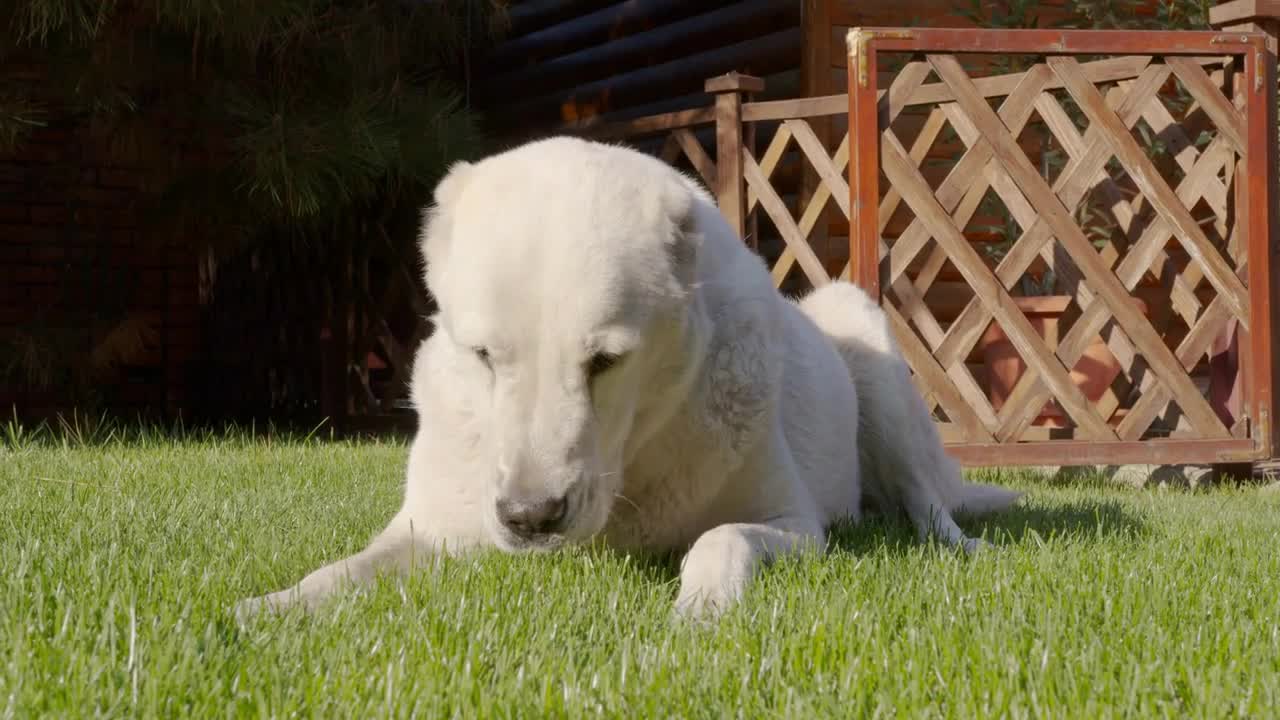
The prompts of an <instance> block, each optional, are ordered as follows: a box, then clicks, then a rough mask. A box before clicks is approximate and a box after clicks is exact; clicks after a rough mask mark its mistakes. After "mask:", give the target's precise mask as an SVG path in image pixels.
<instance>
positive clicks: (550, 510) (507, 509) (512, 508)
mask: <svg viewBox="0 0 1280 720" xmlns="http://www.w3.org/2000/svg"><path fill="white" fill-rule="evenodd" d="M495 509H496V511H497V515H498V521H499V522H501V523H502V525H503V527H505V528H506V529H507V530H509V531H510V532H511V533H512V534H514V535H516V536H517V537H519V538H521V539H523V540H536V539H539V538H544V537H545V536H548V535H555V534H558V533H560V532H561V531H562V530H564V526H565V521H566V519H567V517H568V511H569V501H568V498H567V497H566V496H564V495H560V496H557V497H537V498H528V497H501V498H498V501H497V503H496V507H495Z"/></svg>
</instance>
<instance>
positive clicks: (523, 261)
mask: <svg viewBox="0 0 1280 720" xmlns="http://www.w3.org/2000/svg"><path fill="white" fill-rule="evenodd" d="M699 193H700V191H698V190H697V189H696V188H695V187H694V186H692V185H691V184H690V182H689V181H688V180H686V179H685V178H684V177H683V176H680V175H678V174H677V173H676V172H675V171H674V170H672V169H671V168H670V167H668V166H667V165H665V164H663V163H661V162H660V161H658V160H657V159H654V158H650V157H648V156H644V155H641V154H639V153H635V152H633V151H630V150H626V149H623V148H619V147H613V146H607V145H601V144H597V143H588V142H584V141H580V140H574V139H568V138H556V139H552V140H547V141H541V142H536V143H532V144H529V145H525V146H522V147H519V148H516V149H515V150H512V151H508V152H506V153H503V154H499V155H495V156H492V157H490V158H487V159H485V160H482V161H480V162H478V163H475V164H459V165H456V166H455V167H454V168H452V169H451V170H450V172H449V173H448V175H447V176H446V177H445V179H444V180H443V181H442V182H441V183H440V185H439V186H438V187H437V189H436V193H435V198H434V205H433V207H431V208H430V209H429V210H428V211H427V213H426V215H425V218H424V220H425V221H424V226H423V233H422V251H423V256H424V259H425V261H426V280H427V285H428V287H429V288H430V290H431V293H432V295H433V296H434V297H435V299H436V301H437V303H438V306H439V311H440V312H439V316H438V317H437V328H438V331H439V332H444V333H445V334H446V335H447V337H448V339H449V344H450V345H451V346H452V347H453V349H454V351H456V352H458V353H462V354H465V355H466V356H467V357H468V358H469V360H467V361H465V362H464V363H462V364H463V366H464V367H467V368H469V371H468V377H466V378H464V379H461V380H460V381H463V382H475V383H478V386H479V387H483V388H485V392H486V393H487V395H486V397H487V398H488V399H489V401H490V402H489V403H488V405H489V407H488V412H489V413H490V422H489V427H490V428H491V430H492V433H493V434H492V440H493V447H494V448H495V456H494V457H493V463H492V467H491V471H490V473H489V475H490V476H489V477H483V478H475V481H476V482H482V483H486V484H487V486H488V488H489V489H490V490H491V493H490V495H489V497H490V498H491V500H492V502H491V503H490V506H489V508H488V510H487V513H488V524H489V527H490V530H491V531H492V534H493V536H494V538H495V540H496V541H497V542H498V544H499V545H500V546H502V547H505V548H507V549H525V548H542V549H549V548H552V547H555V546H557V545H559V544H561V543H563V542H566V541H578V540H584V539H586V538H589V537H591V536H593V535H595V534H596V533H598V532H599V531H600V530H601V529H602V528H603V527H604V526H605V524H606V522H607V520H608V517H609V514H610V512H611V510H612V507H613V504H614V501H615V499H616V498H617V496H618V494H619V492H620V490H621V487H622V482H623V478H622V472H623V460H624V457H625V453H626V450H627V447H628V443H629V442H631V441H634V440H635V437H636V433H637V430H638V429H640V427H639V426H643V425H645V424H652V420H653V418H654V417H656V416H659V415H661V413H662V411H663V404H664V403H665V404H667V405H668V406H669V405H671V404H672V403H674V402H678V400H679V399H682V398H675V397H673V394H679V393H680V392H681V391H682V390H683V388H682V387H681V382H682V380H683V378H682V375H681V373H682V367H683V366H682V354H687V353H689V351H690V348H689V343H690V334H691V332H692V331H691V327H692V325H691V323H692V319H693V309H692V308H693V307H694V305H695V304H694V303H693V302H692V287H693V278H694V270H695V265H696V258H697V255H698V252H697V246H698V242H699V240H700V237H699V235H698V233H697V231H696V228H697V227H698V223H697V222H696V221H695V219H694V218H695V216H696V215H697V213H699V212H705V211H706V208H707V205H706V203H705V201H702V202H700V200H699V197H698V196H699ZM703 198H705V196H703ZM684 364H685V365H687V363H684ZM686 377H687V375H686Z"/></svg>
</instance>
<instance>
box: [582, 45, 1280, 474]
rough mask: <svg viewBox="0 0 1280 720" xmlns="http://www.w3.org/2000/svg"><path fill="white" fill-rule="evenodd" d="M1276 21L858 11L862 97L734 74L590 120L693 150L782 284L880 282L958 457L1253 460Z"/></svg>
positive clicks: (1259, 434) (1268, 442) (1261, 404)
mask: <svg viewBox="0 0 1280 720" xmlns="http://www.w3.org/2000/svg"><path fill="white" fill-rule="evenodd" d="M1262 43H1263V38H1262V36H1255V35H1241V34H1239V33H1234V34H1231V35H1224V34H1218V33H1187V32H1179V33H1117V32H1096V31H1068V32H1044V31H1014V32H1009V31H975V30H965V31H963V32H958V31H948V30H877V31H858V32H856V33H855V34H851V38H850V49H851V52H850V64H849V68H850V72H849V79H850V93H849V94H847V95H835V96H828V97H818V98H804V99H798V100H787V101H771V102H752V101H751V99H750V95H751V93H753V92H759V91H760V89H761V87H762V85H761V84H760V81H759V80H757V79H755V78H750V77H746V76H740V75H733V74H731V75H728V76H723V77H720V78H715V79H712V80H711V81H708V83H707V90H708V91H709V92H712V93H716V96H717V101H716V104H715V106H714V107H713V108H706V109H699V110H693V111H685V112H683V113H671V114H667V115H662V116H654V117H648V118H642V119H640V120H635V121H630V122H627V123H617V124H611V125H601V126H595V127H589V128H582V129H581V132H584V133H585V134H588V135H594V136H598V137H609V138H624V139H626V140H628V141H631V142H635V143H637V145H639V146H642V147H649V148H651V149H652V150H653V151H654V152H657V153H658V154H660V155H662V156H663V157H664V158H666V159H668V161H670V162H673V163H674V164H676V165H679V166H683V167H686V168H691V169H692V170H693V171H696V172H697V174H698V175H699V176H701V177H702V178H703V180H704V181H705V182H706V183H707V184H708V186H709V187H710V188H711V189H713V190H714V191H715V193H716V195H717V197H718V198H719V201H720V205H721V210H722V212H723V213H724V214H725V217H726V219H727V220H728V221H729V223H730V224H731V225H732V226H733V227H734V228H736V229H738V230H739V231H740V232H741V233H742V235H743V236H744V237H745V238H746V239H747V241H748V242H750V243H751V244H752V246H753V247H755V248H757V249H758V250H759V251H760V252H761V254H762V255H763V256H764V257H765V258H766V259H767V261H768V262H769V263H770V265H771V267H772V269H773V276H774V280H775V283H776V284H777V285H778V286H779V287H780V288H782V289H784V290H787V291H789V292H802V291H803V290H805V289H806V288H807V287H813V286H819V285H822V284H824V283H826V282H829V281H830V279H831V278H833V277H845V278H851V279H852V280H853V281H854V282H857V283H859V284H860V285H862V286H863V287H865V288H866V289H868V290H869V291H870V292H872V293H873V294H875V295H877V296H878V297H880V299H881V304H882V306H883V307H884V308H885V310H886V312H887V313H888V315H889V317H890V319H891V322H892V324H893V326H894V328H895V331H896V333H897V335H898V338H899V340H900V343H901V346H902V348H903V352H904V354H905V355H906V358H907V360H908V363H909V364H910V365H911V368H912V370H913V372H914V378H915V381H916V383H917V386H918V388H919V389H920V390H921V392H922V393H923V394H924V396H925V397H926V399H927V401H928V403H929V406H930V407H931V409H932V411H933V412H934V413H935V419H936V421H937V422H938V424H939V427H940V428H941V430H942V431H943V434H944V437H945V439H946V441H947V442H948V444H949V445H950V446H951V449H952V451H953V452H954V453H955V454H956V456H957V457H959V458H960V459H961V460H962V461H963V462H965V463H967V464H975V465H990V464H1026V463H1037V464H1038V463H1044V464H1085V463H1119V462H1155V463H1180V462H1230V461H1249V460H1256V459H1260V458H1266V457H1270V455H1271V449H1272V445H1273V437H1272V436H1273V433H1274V432H1275V430H1274V428H1273V426H1272V423H1271V413H1272V411H1273V410H1272V400H1271V386H1272V374H1273V372H1274V371H1275V370H1274V368H1273V364H1272V346H1271V344H1272V334H1271V323H1272V322H1273V314H1272V312H1271V309H1270V305H1271V302H1272V295H1273V292H1274V287H1273V283H1272V280H1271V277H1270V267H1269V263H1268V260H1269V257H1270V252H1271V250H1270V247H1269V243H1268V239H1269V237H1270V233H1271V219H1270V210H1269V203H1270V199H1269V198H1270V195H1269V192H1270V189H1271V188H1272V187H1273V186H1274V181H1273V176H1274V161H1273V160H1274V156H1273V152H1274V144H1273V142H1272V138H1271V133H1273V132H1274V121H1273V110H1274V100H1269V99H1268V98H1270V97H1272V95H1273V92H1274V77H1272V68H1271V66H1270V65H1269V64H1268V63H1267V62H1266V61H1265V59H1264V58H1265V57H1266V55H1265V52H1264V45H1263V44H1262ZM993 56H994V57H995V59H994V60H993V59H992V57H993ZM1011 61H1018V62H1022V63H1023V66H1022V67H1019V68H1017V69H1016V71H1000V70H999V67H1000V64H1001V63H1008V62H1011ZM966 64H967V66H966ZM993 69H994V70H993ZM984 70H985V71H987V72H986V73H985V74H984V73H983V71H984ZM846 118H847V127H848V128H850V129H851V131H852V132H851V133H844V132H837V133H831V132H830V130H831V129H832V127H831V126H833V125H841V124H843V123H845V121H846ZM837 129H838V130H843V127H839V128H837ZM757 145H759V146H760V147H763V151H762V152H759V153H757ZM713 158H714V160H713ZM1055 163H1056V164H1055ZM873 208H874V210H872V209H873ZM833 209H834V210H835V211H836V212H832V210H833ZM1001 223H1002V224H1003V232H1001V231H1000V228H997V230H996V231H995V232H993V231H992V226H993V225H1000V224H1001ZM842 236H843V237H842ZM833 238H834V242H832V239H833ZM1251 258H1252V259H1253V262H1252V263H1250V262H1249V261H1250V259H1251ZM1037 288H1038V290H1037ZM1099 368H1101V370H1099Z"/></svg>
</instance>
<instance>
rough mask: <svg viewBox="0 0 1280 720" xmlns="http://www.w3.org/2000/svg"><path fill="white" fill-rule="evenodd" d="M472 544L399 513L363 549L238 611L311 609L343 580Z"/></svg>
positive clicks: (240, 614)
mask: <svg viewBox="0 0 1280 720" xmlns="http://www.w3.org/2000/svg"><path fill="white" fill-rule="evenodd" d="M472 544H473V543H468V542H466V541H462V540H457V541H447V542H446V541H445V540H443V539H441V538H436V537H432V536H430V535H428V534H424V533H423V532H422V530H421V529H420V528H412V529H411V525H410V523H409V521H408V520H405V519H402V518H401V517H400V516H397V517H396V518H395V519H393V520H392V521H391V523H390V524H388V526H387V528H386V529H385V530H383V531H382V532H381V533H379V534H378V535H377V537H375V538H374V539H373V541H372V542H370V543H369V544H368V546H366V547H365V548H364V549H363V550H361V551H360V552H357V553H355V554H354V555H351V556H349V557H346V558H343V559H341V560H338V561H336V562H333V563H330V564H328V565H325V566H323V567H321V568H319V569H317V570H314V571H312V572H311V573H309V574H308V575H307V576H306V577H304V578H302V580H301V581H299V582H298V583H297V584H296V585H294V586H293V587H290V588H286V589H284V590H281V591H279V592H274V593H271V594H269V595H263V596H261V597H255V598H249V599H247V600H243V601H241V602H239V603H238V604H237V605H236V608H235V614H236V616H237V618H239V619H240V620H241V621H244V620H246V619H248V618H249V617H251V616H253V615H255V614H257V613H258V612H260V611H262V610H268V609H269V610H283V609H286V608H289V607H293V606H301V607H304V608H307V609H312V608H314V607H315V606H316V605H318V604H319V603H320V602H321V601H322V600H324V599H325V598H326V597H328V596H329V595H331V594H333V593H334V592H335V591H337V590H339V589H341V588H342V586H343V585H344V584H346V585H349V586H354V585H361V584H368V583H370V582H372V581H373V580H374V579H375V578H376V577H377V576H378V575H379V574H380V573H395V574H400V575H404V574H408V573H409V572H410V571H411V570H413V569H414V567H416V566H419V565H422V564H424V563H430V562H431V561H433V560H434V559H435V558H436V557H437V556H439V555H442V554H450V555H452V554H457V553H459V552H462V551H464V550H466V549H467V548H469V547H470V546H471V545H472Z"/></svg>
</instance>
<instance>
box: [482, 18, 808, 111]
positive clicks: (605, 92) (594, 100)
mask: <svg viewBox="0 0 1280 720" xmlns="http://www.w3.org/2000/svg"><path fill="white" fill-rule="evenodd" d="M799 48H800V30H799V29H798V28H788V29H785V30H781V31H779V32H776V33H771V34H769V35H766V36H764V37H760V38H754V39H752V40H749V41H746V42H741V43H737V44H734V45H730V46H727V47H723V48H717V49H715V50H710V51H708V52H704V53H699V54H697V55H690V56H688V57H684V58H679V59H675V60H671V61H669V62H665V63H662V64H659V65H655V66H653V67H648V68H644V69H642V70H637V71H635V72H630V73H626V74H625V75H619V76H616V77H612V78H607V79H605V80H600V81H597V82H592V83H586V84H584V85H581V86H578V87H575V88H574V89H573V90H572V91H571V92H569V93H567V94H565V93H555V94H552V95H544V96H541V97H537V98H534V99H532V100H529V101H527V102H524V103H521V104H519V105H515V106H508V107H506V108H502V109H501V110H498V109H495V110H494V111H493V112H494V113H502V114H505V115H508V116H509V117H510V118H511V121H512V122H521V123H532V124H535V125H537V124H541V123H546V122H549V121H551V122H554V121H559V120H572V119H574V118H573V117H571V115H573V114H575V113H578V114H581V113H583V112H586V113H587V114H589V115H593V114H599V113H605V112H609V111H611V110H619V109H622V108H625V107H628V106H632V105H640V104H644V103H647V102H653V101H656V100H660V99H662V98H664V97H669V96H671V95H673V94H675V95H679V94H683V93H691V92H696V91H697V90H699V89H701V88H702V86H703V83H704V82H706V80H707V78H710V77H714V76H716V75H721V74H723V73H726V72H730V71H734V70H736V71H738V72H748V73H750V74H752V75H766V74H769V73H774V72H778V71H781V70H785V69H790V68H794V67H795V66H796V64H797V58H798V57H799V52H800V49H799ZM566 115H569V116H570V117H566Z"/></svg>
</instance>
